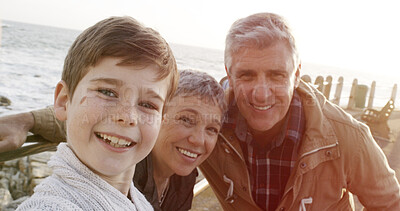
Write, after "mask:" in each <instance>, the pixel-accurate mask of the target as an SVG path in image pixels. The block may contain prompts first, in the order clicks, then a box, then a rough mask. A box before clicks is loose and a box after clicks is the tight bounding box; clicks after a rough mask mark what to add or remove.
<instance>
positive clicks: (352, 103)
mask: <svg viewBox="0 0 400 211" xmlns="http://www.w3.org/2000/svg"><path fill="white" fill-rule="evenodd" d="M357 85H358V80H357V78H355V79H354V80H353V85H351V91H350V96H349V104H347V109H349V110H351V109H353V108H354V107H355V105H356V101H355V95H356V90H357Z"/></svg>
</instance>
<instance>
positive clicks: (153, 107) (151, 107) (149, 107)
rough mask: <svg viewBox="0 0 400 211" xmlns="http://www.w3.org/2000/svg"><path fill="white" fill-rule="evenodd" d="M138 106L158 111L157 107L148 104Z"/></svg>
mask: <svg viewBox="0 0 400 211" xmlns="http://www.w3.org/2000/svg"><path fill="white" fill-rule="evenodd" d="M139 106H142V107H144V108H147V109H152V110H158V108H157V106H155V105H153V104H152V103H148V102H143V103H139Z"/></svg>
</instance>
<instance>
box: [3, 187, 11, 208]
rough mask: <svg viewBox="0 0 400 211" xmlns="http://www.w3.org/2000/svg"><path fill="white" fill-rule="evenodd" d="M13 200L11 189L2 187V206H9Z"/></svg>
mask: <svg viewBox="0 0 400 211" xmlns="http://www.w3.org/2000/svg"><path fill="white" fill-rule="evenodd" d="M12 200H13V198H12V196H11V193H10V191H9V190H7V189H4V188H0V208H1V207H4V206H7V205H8V203H10V202H11V201H12Z"/></svg>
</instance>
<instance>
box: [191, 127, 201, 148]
mask: <svg viewBox="0 0 400 211" xmlns="http://www.w3.org/2000/svg"><path fill="white" fill-rule="evenodd" d="M204 138H205V134H204V130H202V129H201V127H196V128H195V129H194V130H193V132H192V134H190V136H189V142H190V143H192V144H194V145H201V144H203V143H204Z"/></svg>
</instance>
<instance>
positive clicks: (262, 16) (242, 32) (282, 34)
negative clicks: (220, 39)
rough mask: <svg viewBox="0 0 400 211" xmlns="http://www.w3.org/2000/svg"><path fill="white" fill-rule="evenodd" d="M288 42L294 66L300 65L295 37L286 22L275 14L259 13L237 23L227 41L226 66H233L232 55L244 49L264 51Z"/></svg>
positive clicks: (231, 29)
mask: <svg viewBox="0 0 400 211" xmlns="http://www.w3.org/2000/svg"><path fill="white" fill-rule="evenodd" d="M281 40H283V41H285V42H287V44H288V46H289V48H290V50H291V51H292V53H293V56H294V61H293V62H294V65H295V66H297V65H298V63H299V55H298V51H297V47H296V42H295V39H294V36H293V34H292V32H291V29H290V28H289V25H288V24H287V22H286V20H285V19H284V18H283V17H281V16H279V15H276V14H274V13H257V14H253V15H250V16H248V17H245V18H242V19H239V20H237V21H235V22H234V23H233V24H232V26H231V28H230V29H229V32H228V35H227V36H226V40H225V66H226V68H227V69H228V71H229V70H230V68H231V65H232V55H233V54H234V53H236V52H237V51H239V50H240V49H241V48H242V47H256V48H258V49H263V48H266V47H269V46H270V45H271V44H274V43H275V42H277V41H281Z"/></svg>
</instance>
